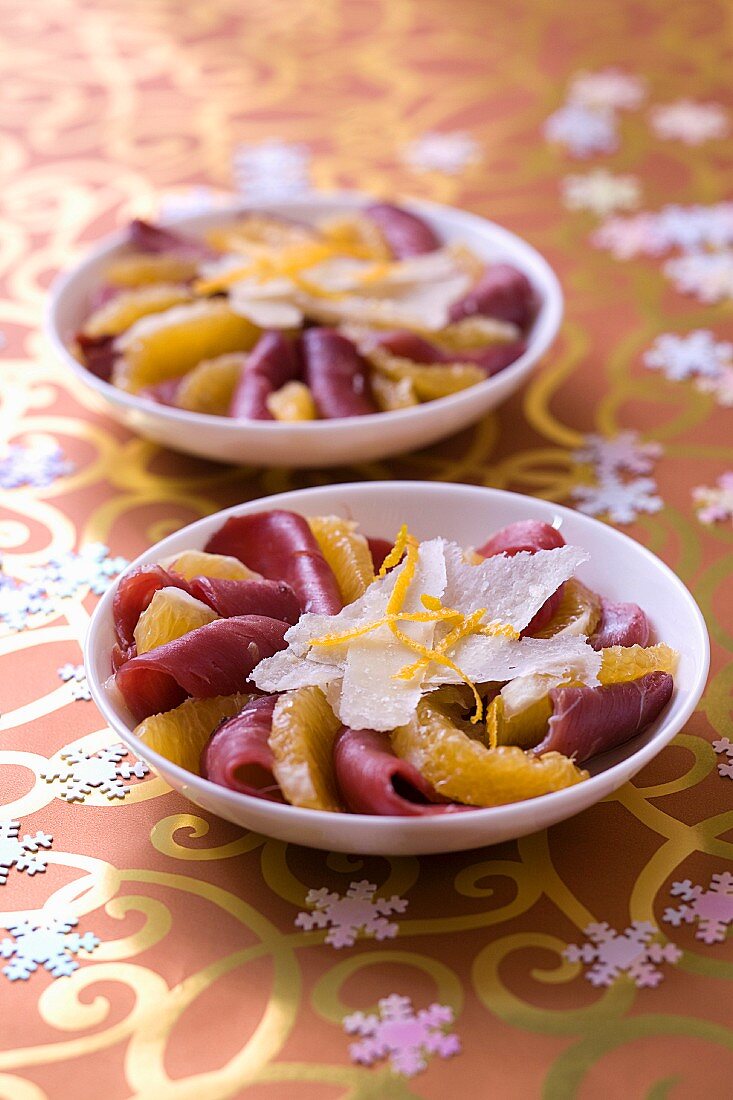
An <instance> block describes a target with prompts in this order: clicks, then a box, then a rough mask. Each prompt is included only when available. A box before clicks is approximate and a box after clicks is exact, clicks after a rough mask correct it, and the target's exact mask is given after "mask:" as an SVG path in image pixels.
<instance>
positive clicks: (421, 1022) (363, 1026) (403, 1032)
mask: <svg viewBox="0 0 733 1100" xmlns="http://www.w3.org/2000/svg"><path fill="white" fill-rule="evenodd" d="M453 1020H454V1014H453V1009H452V1008H449V1007H448V1006H447V1005H439V1004H432V1005H430V1007H429V1008H424V1009H420V1011H419V1012H417V1013H416V1012H415V1010H414V1008H413V1007H412V1001H411V1000H410V998H409V997H401V996H399V994H397V993H393V994H392V995H391V996H390V997H383V998H382V1000H380V1002H379V1015H376V1014H369V1015H367V1014H365V1013H363V1012H354V1013H353V1014H352V1015H351V1016H347V1017H346V1018H345V1019H344V1023H343V1026H344V1030H345V1031H346V1032H347V1034H349V1035H361V1036H362V1039H361V1041H360V1042H357V1043H351V1045H350V1046H349V1055H350V1056H351V1060H352V1061H353V1062H357V1063H359V1064H360V1065H364V1066H371V1065H373V1064H374V1063H375V1062H379V1061H382V1060H383V1059H385V1058H388V1059H389V1064H390V1067H391V1069H392V1070H393V1071H394V1072H395V1073H399V1074H402V1076H404V1077H414V1076H415V1074H417V1073H420V1072H421V1071H422V1070H424V1069H425V1068H426V1066H427V1058H428V1056H429V1055H431V1054H437V1055H438V1057H440V1058H451V1057H452V1056H453V1055H454V1054H458V1053H459V1052H460V1049H461V1043H460V1040H459V1038H458V1036H457V1035H454V1034H452V1033H450V1032H448V1031H446V1028H447V1027H448V1026H449V1025H450V1024H452V1023H453Z"/></svg>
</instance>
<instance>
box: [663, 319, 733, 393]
mask: <svg viewBox="0 0 733 1100" xmlns="http://www.w3.org/2000/svg"><path fill="white" fill-rule="evenodd" d="M643 360H644V366H645V367H648V368H649V369H650V370H657V371H661V372H662V374H664V375H665V376H666V377H667V378H669V379H670V380H671V381H674V382H681V381H683V380H684V379H686V378H694V377H698V378H699V377H700V376H706V377H709V378H717V377H718V375H719V374H720V373H721V371H722V370H723V368H724V367H729V366H731V365H733V344H730V343H728V342H727V341H723V340H716V339H715V336H714V334H713V333H712V332H710V331H709V329H696V330H695V331H694V332H690V333H688V335H687V336H677V335H676V334H675V333H671V332H665V333H663V334H662V335H661V336H658V337H657V338H656V340H655V341H654V343H653V344H652V346H651V348H649V350H648V351H646V352H645V353H644V356H643Z"/></svg>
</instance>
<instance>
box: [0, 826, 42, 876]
mask: <svg viewBox="0 0 733 1100" xmlns="http://www.w3.org/2000/svg"><path fill="white" fill-rule="evenodd" d="M19 832H20V822H19V821H3V822H0V886H4V885H5V883H6V882H7V881H8V872H9V871H10V868H11V867H15V869H16V871H25V872H26V873H27V874H29V875H35V874H37V873H38V872H39V871H45V870H46V867H47V866H48V861H47V860H46V859H45V858H44V856H43V853H42V852H41V851H40V849H41V848H50V847H51V845H52V843H53V837H52V836H49V834H48V833H34V835H33V836H31V835H30V833H25V834H24V836H22V837H19V836H18V834H19Z"/></svg>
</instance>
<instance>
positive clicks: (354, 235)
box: [320, 214, 392, 263]
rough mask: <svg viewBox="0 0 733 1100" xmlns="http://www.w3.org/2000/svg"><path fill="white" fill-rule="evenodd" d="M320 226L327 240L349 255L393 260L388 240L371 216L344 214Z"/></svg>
mask: <svg viewBox="0 0 733 1100" xmlns="http://www.w3.org/2000/svg"><path fill="white" fill-rule="evenodd" d="M320 228H321V232H322V233H323V235H324V237H325V238H326V240H327V241H329V242H330V243H331V244H333V245H335V246H336V248H338V249H341V250H343V251H344V252H345V253H347V254H348V255H357V256H359V257H361V258H363V259H366V260H377V261H379V262H381V263H390V262H391V260H392V253H391V251H390V249H389V246H388V245H387V242H386V241H385V239H384V237H383V236H382V234H381V233H380V232H379V230H378V229H377V227H376V225H375V224H374V223H373V222H371V221H370V220H369V218H362V217H360V216H359V215H358V214H343V215H339V216H338V217H334V218H329V219H328V220H326V221H324V222H322V223H321V226H320Z"/></svg>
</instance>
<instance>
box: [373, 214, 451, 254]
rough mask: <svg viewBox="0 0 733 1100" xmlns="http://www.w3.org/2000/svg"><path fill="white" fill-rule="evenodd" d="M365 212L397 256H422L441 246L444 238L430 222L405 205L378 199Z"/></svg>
mask: <svg viewBox="0 0 733 1100" xmlns="http://www.w3.org/2000/svg"><path fill="white" fill-rule="evenodd" d="M364 215H365V217H367V218H369V220H370V221H371V222H373V223H374V225H376V227H377V229H378V230H379V232H380V233H381V234H382V236H383V237H384V239H385V241H386V242H387V244H388V245H389V248H390V251H391V252H392V255H393V256H394V257H395V259H397V260H404V259H406V258H407V257H408V256H420V255H422V254H423V253H424V252H434V251H435V250H436V248H440V243H441V242H440V240H439V239H438V237H437V236H436V235H435V233H434V232H433V230H432V229H431V228H430V226H429V225H428V224H427V222H424V221H423V219H422V218H418V216H417V215H416V214H410V213H408V211H407V210H403V209H402V207H401V206H393V205H392V204H391V203H388V202H375V203H372V205H371V206H367V208H366V210H365V211H364Z"/></svg>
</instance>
